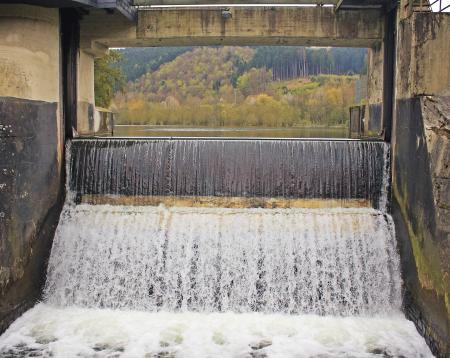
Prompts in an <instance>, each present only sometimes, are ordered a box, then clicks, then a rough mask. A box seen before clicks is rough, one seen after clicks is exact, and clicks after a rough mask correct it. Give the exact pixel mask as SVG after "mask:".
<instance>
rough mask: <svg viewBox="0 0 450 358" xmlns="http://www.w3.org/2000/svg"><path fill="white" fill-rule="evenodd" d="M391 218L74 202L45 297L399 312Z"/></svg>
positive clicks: (97, 303)
mask: <svg viewBox="0 0 450 358" xmlns="http://www.w3.org/2000/svg"><path fill="white" fill-rule="evenodd" d="M400 287H401V281H400V274H399V262H398V255H397V253H396V248H395V237H394V233H393V226H392V222H391V220H390V219H389V218H388V217H387V216H385V215H383V214H381V213H379V212H377V211H375V210H371V209H363V210H361V209H358V210H353V209H348V210H344V209H336V210H316V211H314V210H313V211H311V210H301V209H295V210H294V209H279V210H267V209H221V208H208V209H205V208H189V209H183V208H170V209H167V208H164V207H147V208H145V207H137V208H136V207H120V208H119V209H118V208H116V207H112V206H97V207H94V206H92V205H78V206H76V207H72V206H70V207H67V208H66V209H65V211H64V212H63V214H62V217H61V222H60V225H59V227H58V230H57V233H56V237H55V243H54V246H53V250H52V255H51V258H50V262H49V270H48V277H47V284H46V288H45V295H46V300H47V302H50V303H53V304H57V305H62V306H70V305H77V306H86V307H95V308H101V307H103V308H122V309H136V310H147V311H157V310H164V311H198V312H214V311H219V312H220V311H234V312H252V311H260V312H285V313H316V314H321V315H323V314H333V315H354V314H375V313H380V312H384V313H386V312H389V311H391V310H398V309H399V308H400V302H401V298H400Z"/></svg>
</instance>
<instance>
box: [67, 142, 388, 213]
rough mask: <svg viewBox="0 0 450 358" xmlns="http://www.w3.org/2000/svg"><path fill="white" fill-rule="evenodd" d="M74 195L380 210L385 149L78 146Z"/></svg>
mask: <svg viewBox="0 0 450 358" xmlns="http://www.w3.org/2000/svg"><path fill="white" fill-rule="evenodd" d="M68 152H69V153H71V156H70V160H69V162H70V168H69V172H70V183H69V185H70V189H71V191H73V192H74V193H76V194H78V195H83V194H100V195H128V196H138V195H144V196H148V195H177V196H186V195H187V196H246V197H283V198H321V199H325V198H332V199H344V198H345V199H351V198H361V199H368V200H370V201H372V202H373V204H374V206H375V207H377V205H378V202H379V200H380V199H381V196H382V195H383V193H384V192H383V190H382V189H383V187H382V186H383V180H382V179H383V178H384V177H385V175H384V173H385V172H386V165H387V164H388V157H387V156H388V153H389V146H388V145H387V144H386V143H381V142H363V141H336V140H334V141H333V140H307V141H305V140H245V139H242V140H241V139H240V140H217V139H208V140H200V139H197V140H193V139H173V140H170V139H168V140H164V139H160V140H129V139H128V140H110V139H107V140H76V141H73V142H72V145H71V148H69V150H68Z"/></svg>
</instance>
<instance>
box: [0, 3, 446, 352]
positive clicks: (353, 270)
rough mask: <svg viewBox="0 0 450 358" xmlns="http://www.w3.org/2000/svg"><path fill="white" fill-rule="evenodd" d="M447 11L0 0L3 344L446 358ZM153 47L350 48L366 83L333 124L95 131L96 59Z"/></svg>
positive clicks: (415, 6) (4, 347)
mask: <svg viewBox="0 0 450 358" xmlns="http://www.w3.org/2000/svg"><path fill="white" fill-rule="evenodd" d="M448 10H449V8H448V6H447V5H446V4H445V2H444V1H442V2H439V3H436V2H430V1H416V0H400V1H393V0H369V1H363V0H339V1H337V0H329V1H316V0H298V1H294V0H280V1H278V0H277V1H269V0H258V1H255V0H249V1H248V3H241V2H237V1H235V0H232V1H230V2H229V3H227V4H223V3H222V2H220V1H217V0H134V1H133V0H116V1H113V0H64V1H55V0H35V1H27V0H5V1H2V2H1V4H0V357H50V356H52V357H62V358H65V357H130V358H135V357H158V358H162V357H189V358H191V357H194V358H196V357H199V358H200V357H253V358H255V357H258V358H263V357H305V358H306V357H308V358H309V357H327V358H328V357H358V358H359V357H397V358H400V357H438V358H441V357H448V356H449V355H450V333H449V332H450V325H449V323H450V305H449V302H450V298H449V297H450V296H449V294H450V293H449V292H450V290H449V287H450V285H449V283H450V269H449V265H448V263H449V262H450V250H449V240H448V238H449V235H450V221H449V218H450V197H449V192H450V190H449V189H450V162H449V160H450V159H449V158H450V155H449V153H450V135H449V133H450V127H449V123H450V61H449V54H450V16H449V15H450V13H449V12H448ZM161 46H166V47H171V46H174V47H183V46H194V47H195V46H214V47H216V46H217V47H221V46H247V47H248V48H253V47H258V46H274V47H275V46H285V47H289V46H299V47H305V48H306V47H314V48H322V49H323V48H328V47H330V46H331V47H332V46H336V47H343V48H350V47H353V48H363V49H365V52H364V54H365V55H364V56H365V62H366V64H367V66H366V71H365V73H364V74H363V76H365V78H366V79H367V86H366V89H365V97H364V100H359V102H358V103H359V104H358V106H357V107H358V108H357V109H358V113H357V115H355V116H353V115H354V114H355V113H356V111H352V109H354V108H345V111H344V112H345V120H346V121H347V122H345V123H348V122H349V123H350V124H349V126H348V128H347V127H344V126H342V127H341V128H340V130H343V129H344V130H345V131H346V132H347V130H348V132H349V135H348V138H345V139H330V138H296V135H294V134H293V135H291V136H289V138H283V137H280V138H269V137H267V138H266V137H258V138H256V137H254V138H246V137H239V138H238V137H236V138H220V137H210V138H206V137H197V138H192V137H136V138H130V137H128V138H124V137H114V136H112V137H110V136H104V133H101V129H105V128H106V129H108V128H107V127H108V126H107V125H106V122H105V118H110V119H111V118H112V116H113V111H112V110H111V109H109V108H103V109H100V108H99V107H100V104H99V103H98V101H97V100H96V90H95V89H96V88H97V84H98V78H96V64H97V63H98V61H99V60H100V59H104V58H105V57H106V56H108V53H109V51H110V49H114V48H125V47H131V48H139V47H161ZM205 53H206V54H207V53H208V52H205ZM305 53H306V52H303V54H305ZM298 55H299V56H300V52H299V53H298ZM305 56H306V55H305ZM304 58H306V57H304ZM217 62H219V61H217ZM301 62H302V61H300V60H299V59H298V61H297V65H298V66H299V67H298V68H297V70H299V69H300V68H301V69H304V67H306V66H302V63H301ZM181 67H182V66H180V68H177V71H178V70H179V71H178V72H180V73H181V74H180V75H179V76H180V77H182V75H183V74H182V72H183V68H181ZM170 71H172V74H173V72H175V71H174V68H173V67H172V69H171V70H170ZM170 71H169V72H170ZM345 75H346V76H347V77H352V76H351V74H350V73H346V74H345ZM317 77H320V74H319V75H318V76H317ZM148 78H150V79H149V81H153V78H152V77H148ZM148 78H143V81H142V82H143V84H144V85H145V84H146V83H145V79H148ZM155 78H156V77H155ZM272 79H273V78H272ZM176 80H178V78H176ZM350 80H352V79H350ZM158 81H159V82H160V85H161V86H165V84H166V83H165V82H164V81H160V80H158ZM158 81H154V82H155V83H156V84H158ZM171 81H172V82H173V83H176V85H177V86H181V85H179V84H178V82H177V81H174V80H173V78H171ZM308 81H309V80H308ZM318 81H319V80H318ZM352 81H353V80H352ZM219 82H220V81H219ZM281 82H282V81H280V83H281ZM161 83H162V84H161ZM303 84H305V85H306V86H307V87H308V86H309V87H308V88H309V89H311V88H313V87H314V86H316V85H318V82H317V83H313V81H311V82H307V83H306V82H305V83H303ZM208 86H209V84H208ZM208 86H206V87H199V88H206V90H205V91H212V92H214V93H215V94H216V95H217V96H219V92H220V90H221V89H222V87H221V84H220V83H218V84H217V83H216V82H214V83H213V84H212V85H211V86H209V87H211V88H209V87H208ZM230 86H231V85H230ZM236 86H237V84H236ZM285 87H286V88H280V90H282V91H286V98H284V100H285V101H284V102H283V101H280V103H281V104H286V103H287V102H288V101H289V99H288V98H287V97H288V96H290V95H291V94H292V93H291V92H290V91H291V89H290V88H288V86H285ZM236 88H237V87H236ZM236 88H235V87H233V86H231V87H230V88H229V91H228V92H229V93H228V95H229V97H230V98H231V102H232V103H231V105H236V101H238V100H239V99H238V95H237V94H236V91H235V90H236ZM297 89H298V88H297ZM199 91H201V90H199ZM349 93H353V92H349ZM220 96H222V94H220ZM347 96H348V94H347ZM169 97H170V96H168V95H167V94H165V95H164V98H163V99H162V100H161V103H159V102H158V104H159V105H160V107H164V106H165V107H168V106H170V105H171V103H172V104H173V103H175V102H176V101H175V100H173V98H172V99H170V98H169ZM223 97H224V98H225V95H223ZM248 97H249V101H248V102H246V104H249V108H250V104H252V103H253V102H254V103H256V102H257V98H256V97H254V98H250V97H252V96H248ZM267 97H270V96H266V97H265V99H264V100H265V101H268V100H270V98H267ZM335 97H339V96H335ZM342 97H345V95H342ZM292 98H294V97H292ZM295 98H297V97H295ZM323 98H325V97H323ZM338 100H341V99H338ZM342 101H343V99H342ZM319 102H320V101H319ZM219 104H220V103H219ZM320 104H322V107H323V108H319V107H320ZM325 104H326V103H325V102H322V103H319V104H318V105H317V106H316V108H318V109H320V110H321V111H322V112H325V114H327V115H328V113H329V114H330V116H331V115H332V113H331V110H328V109H327V108H328V107H327V108H325ZM144 105H145V103H144ZM175 105H176V103H175ZM102 107H103V106H102ZM165 107H164V108H165ZM149 108H150V107H149ZM153 108H156V107H153ZM198 108H200V106H198ZM217 108H219V107H217ZM261 108H263V109H264V107H261ZM191 109H192V112H193V113H194V112H195V111H196V109H197V107H195V106H194V107H191ZM152 110H153V109H152ZM102 111H103V112H102ZM100 112H102V113H103V114H101V113H100ZM180 112H182V111H181V110H180ZM161 113H166V112H161ZM296 113H297V112H296ZM150 114H152V113H151V111H150ZM251 114H252V115H253V114H254V113H251ZM264 114H265V113H264V111H263V110H262V111H260V112H259V115H264ZM180 115H181V117H183V115H184V113H180ZM101 116H104V117H101ZM218 116H219V117H220V113H219V114H218ZM186 117H187V116H186ZM356 117H357V118H356ZM163 119H164V118H163ZM253 119H255V121H257V120H258V118H256V117H255V118H253ZM102 120H103V122H101V121H102ZM275 122H276V121H275ZM277 123H281V122H277ZM353 124H354V125H353ZM150 127H151V126H150ZM168 127H169V128H170V126H168ZM280 128H281V129H283V131H280V132H286V131H289V130H290V128H291V127H282V126H281V125H280V127H279V128H278V129H280ZM292 128H294V127H292ZM261 132H264V133H266V131H261ZM166 133H169V131H166ZM354 133H356V134H357V135H356V136H354V137H352V134H354ZM164 135H168V134H164ZM350 138H352V139H350Z"/></svg>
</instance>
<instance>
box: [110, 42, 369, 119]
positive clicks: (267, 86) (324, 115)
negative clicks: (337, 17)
mask: <svg viewBox="0 0 450 358" xmlns="http://www.w3.org/2000/svg"><path fill="white" fill-rule="evenodd" d="M146 50H148V49H146ZM151 50H152V51H153V52H152V55H151V56H149V53H147V52H146V51H142V52H139V51H138V52H136V53H135V55H136V54H137V55H136V56H137V57H135V58H134V59H133V60H131V59H130V58H129V57H128V54H127V51H130V50H124V51H122V55H123V60H122V61H121V62H119V64H118V65H119V66H120V68H122V69H123V71H124V74H125V77H126V78H128V80H129V82H128V85H127V86H126V89H125V91H124V92H123V93H119V94H117V95H116V98H115V105H116V107H117V108H118V110H119V122H120V123H133V124H152V125H183V126H190V125H194V126H212V127H217V126H225V127H236V126H238V127H243V126H245V127H253V126H264V127H291V126H304V125H344V124H345V123H346V121H347V119H348V118H347V117H348V107H349V106H350V105H353V104H355V101H356V99H355V87H356V86H355V84H356V82H357V81H359V78H360V75H359V74H361V73H363V72H364V70H365V51H364V50H360V49H357V50H353V49H325V48H321V49H310V48H302V47H258V48H252V47H198V48H172V49H151ZM133 51H134V50H133ZM346 51H348V52H346ZM139 56H141V57H140V58H142V59H143V60H142V62H140V63H139V64H137V63H136V64H135V65H132V63H133V61H136V59H137V58H138V57H139ZM146 56H147V57H146ZM352 56H353V57H352ZM124 64H126V65H124ZM141 71H145V73H144V74H143V75H142V76H140V77H138V78H136V79H135V80H133V79H134V77H135V76H137V75H138V74H139V73H140V72H141Z"/></svg>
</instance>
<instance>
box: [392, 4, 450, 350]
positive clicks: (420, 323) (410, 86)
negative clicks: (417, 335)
mask: <svg viewBox="0 0 450 358" xmlns="http://www.w3.org/2000/svg"><path fill="white" fill-rule="evenodd" d="M403 5H404V2H402V7H401V8H400V9H399V14H400V16H399V17H398V18H399V19H400V20H399V22H398V25H397V46H396V47H397V55H396V69H395V71H396V74H395V76H396V83H395V102H394V121H393V136H392V192H393V216H394V220H395V223H396V230H397V236H398V241H399V245H400V249H401V254H402V255H401V256H402V269H403V276H404V281H405V288H406V299H405V312H406V314H407V316H408V317H409V318H410V319H411V320H413V321H414V322H415V323H416V325H417V328H418V330H419V331H420V332H421V333H422V334H423V335H424V337H425V338H426V340H427V342H428V344H429V345H430V347H431V349H432V351H433V353H435V354H436V355H437V356H438V357H441V356H442V357H448V356H450V347H449V345H448V342H449V341H450V267H449V263H450V242H449V238H450V194H449V193H450V14H449V13H440V14H438V13H413V14H411V16H410V17H405V11H404V10H405V9H404V7H403Z"/></svg>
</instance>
